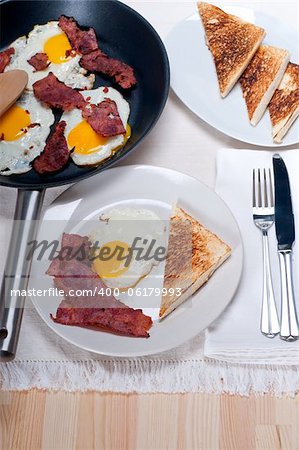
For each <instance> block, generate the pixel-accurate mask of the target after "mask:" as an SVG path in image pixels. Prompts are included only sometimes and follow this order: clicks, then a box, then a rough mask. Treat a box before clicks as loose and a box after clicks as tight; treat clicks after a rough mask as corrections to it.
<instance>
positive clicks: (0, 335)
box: [0, 189, 44, 361]
mask: <svg viewBox="0 0 299 450" xmlns="http://www.w3.org/2000/svg"><path fill="white" fill-rule="evenodd" d="M43 197H44V190H40V191H37V190H35V191H33V190H24V189H20V190H19V191H18V197H17V203H16V209H15V216H14V223H13V229H12V233H11V238H10V245H9V250H8V255H7V260H6V265H5V269H4V275H3V280H2V286H1V294H0V361H10V360H12V359H14V357H15V354H16V349H17V344H18V339H19V333H20V327H21V322H22V317H23V308H24V304H25V297H24V296H22V295H20V293H21V291H22V290H23V291H24V290H26V289H27V286H28V281H29V275H30V268H31V258H28V245H27V244H28V242H30V241H32V240H34V239H35V236H36V232H37V220H38V219H39V216H40V211H41V206H42V201H43Z"/></svg>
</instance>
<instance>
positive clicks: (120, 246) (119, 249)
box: [93, 241, 130, 278]
mask: <svg viewBox="0 0 299 450" xmlns="http://www.w3.org/2000/svg"><path fill="white" fill-rule="evenodd" d="M129 252H130V248H129V246H128V244H126V243H125V242H121V241H111V242H108V243H107V244H104V245H102V246H101V248H100V249H98V250H97V251H96V254H95V259H94V261H93V270H94V271H95V272H96V273H97V274H98V275H99V277H101V278H117V277H120V276H121V275H123V274H124V273H125V272H126V271H127V270H128V268H129V266H126V265H125V263H126V258H127V256H128V255H129Z"/></svg>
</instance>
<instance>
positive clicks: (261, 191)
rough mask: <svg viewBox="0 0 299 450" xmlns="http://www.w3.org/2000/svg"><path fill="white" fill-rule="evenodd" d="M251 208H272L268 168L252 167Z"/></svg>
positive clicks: (270, 178)
mask: <svg viewBox="0 0 299 450" xmlns="http://www.w3.org/2000/svg"><path fill="white" fill-rule="evenodd" d="M252 186H253V189H252V206H253V208H273V207H274V194H273V183H272V173H271V170H270V169H268V170H267V169H253V182H252Z"/></svg>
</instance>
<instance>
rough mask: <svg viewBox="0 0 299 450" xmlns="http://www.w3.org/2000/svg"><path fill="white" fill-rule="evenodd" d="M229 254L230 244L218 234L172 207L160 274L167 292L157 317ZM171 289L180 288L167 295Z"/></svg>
mask: <svg viewBox="0 0 299 450" xmlns="http://www.w3.org/2000/svg"><path fill="white" fill-rule="evenodd" d="M230 254H231V248H230V247H229V246H228V245H226V244H225V243H224V242H223V241H222V240H221V239H219V237H217V236H216V235H215V234H213V233H212V232H211V231H209V230H208V229H207V228H205V227H204V226H203V225H201V224H200V223H199V222H197V220H195V219H193V218H192V217H191V216H189V215H188V214H187V213H186V212H185V211H184V210H183V209H181V208H179V207H175V208H174V211H173V214H172V216H171V219H170V230H169V240H168V251H167V258H166V264H165V274H164V288H165V290H166V292H167V295H165V296H163V297H162V303H161V308H160V314H159V315H160V319H163V318H164V317H166V316H167V315H168V314H169V313H171V312H172V311H173V310H174V309H175V308H177V307H178V306H179V305H181V304H182V303H183V302H184V301H185V300H187V299H188V298H189V297H190V296H191V295H192V294H194V292H196V291H197V290H198V289H199V288H200V287H201V286H202V285H203V284H204V283H206V282H207V281H208V279H209V278H210V277H211V276H212V274H213V273H214V272H215V270H216V269H217V268H218V267H220V266H221V264H222V263H223V262H224V261H225V260H226V259H227V258H228V257H229V256H230ZM172 289H174V290H176V289H180V290H181V291H180V293H175V294H174V295H171V294H172V292H173V291H172ZM178 294H179V295H178Z"/></svg>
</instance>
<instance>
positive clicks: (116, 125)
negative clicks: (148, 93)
mask: <svg viewBox="0 0 299 450" xmlns="http://www.w3.org/2000/svg"><path fill="white" fill-rule="evenodd" d="M82 116H83V117H84V119H85V120H87V122H88V123H89V125H90V126H91V127H92V128H93V129H94V131H95V132H96V133H98V134H100V135H101V136H104V137H109V136H116V135H118V134H124V133H125V132H126V130H125V128H124V125H123V123H122V120H121V118H120V117H119V113H118V110H117V106H116V103H115V102H114V101H113V100H111V99H109V98H106V99H105V100H103V101H102V102H101V103H99V104H98V105H86V106H85V108H84V109H83V111H82Z"/></svg>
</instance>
